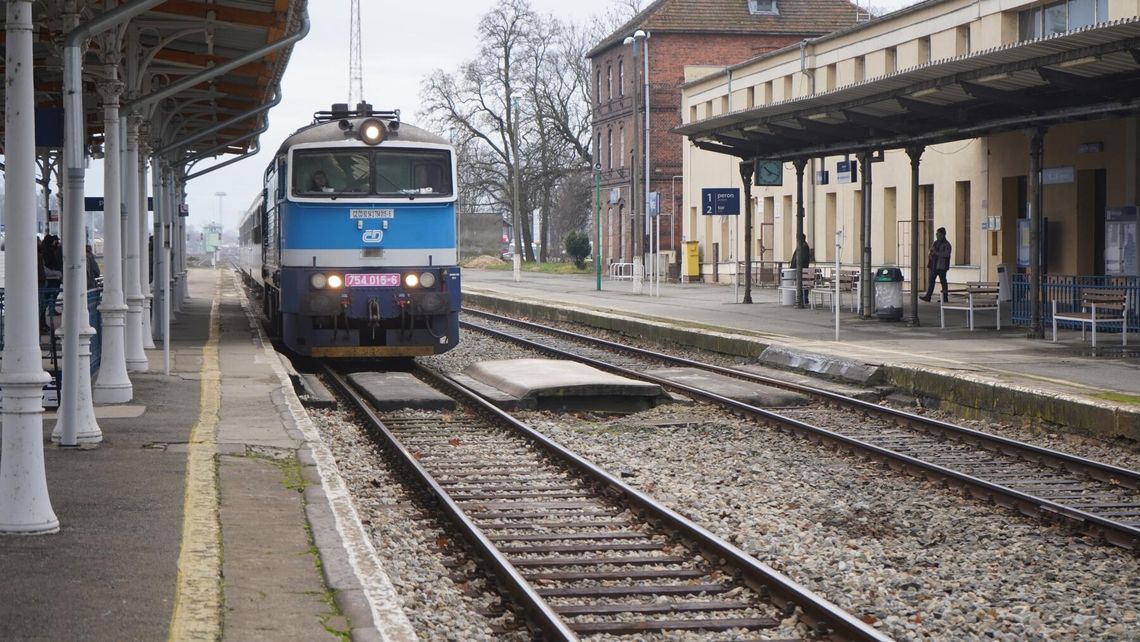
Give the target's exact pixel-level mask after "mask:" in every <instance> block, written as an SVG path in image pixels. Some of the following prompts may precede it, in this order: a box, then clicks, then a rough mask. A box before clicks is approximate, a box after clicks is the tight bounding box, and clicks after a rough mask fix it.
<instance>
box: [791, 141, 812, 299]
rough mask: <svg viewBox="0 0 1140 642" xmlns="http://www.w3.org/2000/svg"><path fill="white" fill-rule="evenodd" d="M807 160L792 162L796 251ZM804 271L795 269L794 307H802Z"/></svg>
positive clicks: (802, 230)
mask: <svg viewBox="0 0 1140 642" xmlns="http://www.w3.org/2000/svg"><path fill="white" fill-rule="evenodd" d="M807 163H808V159H806V158H797V159H795V160H793V161H792V165H795V167H796V238H795V240H794V241H793V243H795V246H796V249H799V247H800V237H801V236H803V234H804V168H805V167H807ZM804 303H805V301H804V271H803V270H801V269H799V268H798V267H797V268H796V307H797V308H799V309H801V310H802V309H803V307H804Z"/></svg>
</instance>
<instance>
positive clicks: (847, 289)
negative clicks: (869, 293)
mask: <svg viewBox="0 0 1140 642" xmlns="http://www.w3.org/2000/svg"><path fill="white" fill-rule="evenodd" d="M808 294H809V295H810V297H809V298H810V299H811V309H813V310H814V309H815V301H816V299H817V298H818V299H819V304H820V305H823V299H824V298H830V299H831V309H832V310H834V309H835V306H836V304H838V305H839V306H840V309H842V308H843V297H844V296H850V297H851V311H852V312H855V311H857V310H858V309H859V273H858V272H855V271H854V270H840V271H839V301H836V300H835V281H834V280H825V279H819V280H816V281H815V283H814V284H813V285H812V288H811V291H810V292H809V293H808Z"/></svg>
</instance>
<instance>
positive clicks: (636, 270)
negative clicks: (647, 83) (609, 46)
mask: <svg viewBox="0 0 1140 642" xmlns="http://www.w3.org/2000/svg"><path fill="white" fill-rule="evenodd" d="M647 37H649V35H648V34H647V33H646V32H645V31H642V30H641V29H638V30H637V31H635V32H633V35H632V36H627V37H626V39H625V40H623V41H622V42H623V44H627V45H630V48H631V51H632V53H633V74H634V82H633V127H632V130H633V132H634V134H633V159H634V161H633V167H632V168H631V169H632V171H631V172H630V175H631V181H632V185H631V186H630V199H629V200H630V202H631V204H632V205H633V225H631V226H630V236H631V237H633V238H632V241H633V293H634V294H641V288H642V283H641V281H642V279H643V275H644V272H643V269H642V263H641V261H642V240H643V239H644V237H645V223H644V219H643V217H642V215H643V214H644V212H645V205H646V201H645V194H641V193H639V190H638V182H639V178H640V176H639V174H640V173H641V168H640V167H639V165H640V160H641V127H640V126H639V125H640V124H639V123H638V116H639V113H638V112H639V111H640V100H639V97H638V93H639V91H640V88H641V81H640V80H639V79H638V78H637V74H638V64H637V62H638V61H637V42H638V41H639V40H644V39H645V38H647ZM643 55H644V54H643ZM645 67H646V70H648V58H646V60H645ZM646 75H648V74H646ZM648 162H649V161H648V158H647V159H646V166H648ZM646 179H648V176H646ZM647 185H648V183H647Z"/></svg>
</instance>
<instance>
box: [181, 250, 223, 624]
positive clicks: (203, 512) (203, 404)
mask: <svg viewBox="0 0 1140 642" xmlns="http://www.w3.org/2000/svg"><path fill="white" fill-rule="evenodd" d="M221 294H222V283H221V272H219V273H218V277H217V280H216V282H215V285H214V303H213V306H212V307H211V308H210V338H209V339H208V340H207V341H206V345H205V346H203V348H202V370H201V377H202V378H201V382H202V383H201V388H200V396H201V399H200V405H199V408H200V410H199V413H198V421H197V423H195V424H194V428H193V430H192V431H191V432H190V443H189V444H188V446H189V450H188V456H187V461H186V493H185V497H184V502H183V510H182V550H181V552H180V553H179V555H178V581H177V583H178V586H177V591H176V593H175V598H174V614H173V616H172V618H171V621H170V637H169V639H170V640H218V639H221V634H222V621H221V607H222V579H221V577H222V547H221V524H220V523H219V521H218V507H219V500H218V483H217V482H218V466H217V459H216V455H217V451H218V448H217V436H218V416H219V410H220V408H221V370H220V369H219V364H218V342H219V335H220V324H219V316H220V315H219V309H218V302H219V301H220V300H221Z"/></svg>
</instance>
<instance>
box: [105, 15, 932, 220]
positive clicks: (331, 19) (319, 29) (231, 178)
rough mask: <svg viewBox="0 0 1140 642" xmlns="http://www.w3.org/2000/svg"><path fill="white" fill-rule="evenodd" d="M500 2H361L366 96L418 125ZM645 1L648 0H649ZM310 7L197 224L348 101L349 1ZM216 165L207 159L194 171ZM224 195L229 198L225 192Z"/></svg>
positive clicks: (234, 212) (212, 180)
mask: <svg viewBox="0 0 1140 642" xmlns="http://www.w3.org/2000/svg"><path fill="white" fill-rule="evenodd" d="M530 3H531V6H532V7H533V8H534V9H535V11H537V12H538V13H540V14H544V15H554V16H556V17H558V18H559V19H561V20H563V21H568V22H575V23H583V22H585V21H586V20H587V19H588V18H590V17H591V16H595V15H600V14H602V13H604V12H605V11H606V10H607V9H608V8H609V7H611V6H612V5H613V4H614V3H615V0H573V1H567V0H530ZM495 4H496V0H420V1H419V2H403V3H389V2H379V1H378V0H361V3H360V5H361V7H360V14H361V15H360V17H361V24H362V25H363V27H362V37H361V39H362V41H363V44H362V54H363V56H362V57H363V71H364V97H365V99H366V100H367V101H368V102H370V103H371V104H372V105H373V108H375V109H399V110H400V111H401V116H402V118H403V119H404V120H405V121H408V122H415V121H416V115H417V114H418V112H419V104H418V103H419V93H420V83H421V81H422V80H423V79H424V78H425V77H426V76H428V75H429V74H430V73H431V72H432V71H433V70H435V69H443V70H445V71H448V72H453V71H455V70H456V69H457V68H458V66H459V65H460V64H462V63H463V62H464V61H466V60H470V59H472V58H474V57H475V55H476V54H477V47H478V45H477V41H476V37H475V31H474V29H475V26H476V25H477V24H478V22H479V20H480V18H482V16H483V15H484V14H486V13H487V12H488V11H489V10H490V9H491V7H493V6H495ZM871 4H872V5H873V6H875V7H883V8H886V9H894V8H898V7H900V6H905V5H907V4H913V0H909V1H908V0H872V3H871ZM647 5H648V0H646V1H645V2H643V3H642V6H647ZM309 12H310V21H311V23H312V28H311V30H310V32H309V35H308V36H307V37H306V38H305V39H304V40H302V41H301V42H299V43H297V45H296V46H295V47H294V49H293V55H292V58H291V59H290V61H289V66H288V68H287V69H286V72H285V77H284V80H283V86H282V91H283V99H282V101H281V104H280V105H278V106H277V107H275V108H274V109H273V110H272V111H270V112H269V130H268V131H266V132H265V133H264V134H262V135H261V150H262V151H261V152H260V153H259V154H257V155H255V156H253V157H250V158H247V159H245V160H243V161H241V162H238V163H234V164H233V165H229V166H228V167H225V168H222V169H220V170H217V171H215V172H211V173H210V174H206V175H204V176H202V177H201V178H197V179H195V180H192V181H191V182H190V183H189V184H188V185H187V201H188V204H189V207H190V224H191V225H194V226H196V227H199V228H200V227H201V226H202V225H203V224H205V223H208V222H214V221H217V220H218V219H219V216H220V217H221V221H222V224H223V226H224V227H225V228H227V229H229V230H232V229H234V228H236V227H237V224H238V221H239V220H240V219H241V216H242V213H243V212H244V211H245V209H246V208H247V207H248V206H249V204H250V203H251V202H252V201H253V199H254V197H255V196H256V195H257V193H258V192H259V191H260V189H261V188H260V183H261V176H262V173H263V172H264V170H265V166H266V164H267V163H268V162H269V159H270V158H271V156H272V154H273V152H275V151H276V150H277V147H278V146H279V145H280V144H281V141H282V140H283V139H284V138H285V137H286V136H288V135H289V134H291V133H292V132H293V131H294V130H296V129H297V128H299V127H301V126H303V125H306V124H308V123H309V122H310V121H311V120H312V117H313V112H316V111H320V110H327V109H328V108H329V107H330V106H331V105H332V103H334V102H347V100H348V64H349V60H348V49H349V22H350V21H349V0H313V1H310V2H309ZM370 27H371V28H374V29H373V30H371V31H370ZM220 160H224V158H222V159H220ZM211 164H213V162H212V161H203V162H202V163H199V165H198V166H196V167H195V168H194V170H200V169H203V168H205V167H208V166H209V165H211ZM93 169H94V168H93ZM86 192H87V193H88V194H89V195H93V194H99V193H102V176H101V173H99V172H97V171H92V172H90V173H88V182H87V189H86ZM218 192H224V193H225V194H226V195H225V196H223V197H220V198H219V197H218V196H217V195H216V194H217V193H218Z"/></svg>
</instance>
